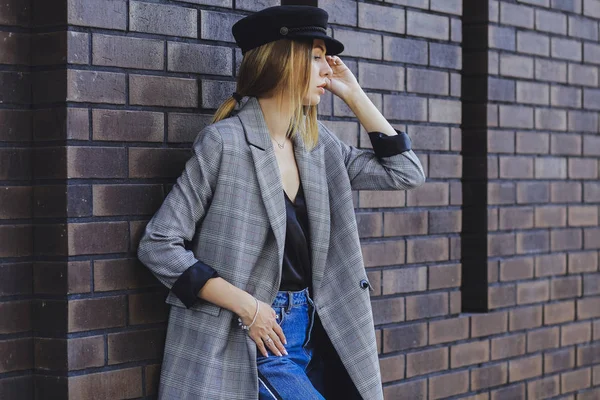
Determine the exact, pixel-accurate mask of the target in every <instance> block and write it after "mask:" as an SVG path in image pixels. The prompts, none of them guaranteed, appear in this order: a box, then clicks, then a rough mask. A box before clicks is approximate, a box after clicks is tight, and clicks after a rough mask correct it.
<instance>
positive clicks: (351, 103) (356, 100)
mask: <svg viewBox="0 0 600 400" xmlns="http://www.w3.org/2000/svg"><path fill="white" fill-rule="evenodd" d="M342 100H344V102H345V103H346V104H347V105H348V107H350V109H352V110H354V109H355V108H356V107H359V106H360V104H361V103H362V102H364V101H365V100H366V101H370V99H369V97H368V96H367V94H366V93H365V91H364V90H363V89H362V88H361V87H360V86H356V87H354V88H351V89H350V90H348V94H347V95H346V96H344V97H343V98H342Z"/></svg>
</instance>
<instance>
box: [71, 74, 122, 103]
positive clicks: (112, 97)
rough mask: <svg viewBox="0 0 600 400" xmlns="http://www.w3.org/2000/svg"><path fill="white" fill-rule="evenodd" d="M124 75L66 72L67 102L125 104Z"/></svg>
mask: <svg viewBox="0 0 600 400" xmlns="http://www.w3.org/2000/svg"><path fill="white" fill-rule="evenodd" d="M125 85H126V82H125V74H120V73H114V72H99V71H78V70H73V69H69V70H67V86H66V88H67V100H68V101H75V102H90V103H111V104H125V101H126V97H125V95H126V92H125Z"/></svg>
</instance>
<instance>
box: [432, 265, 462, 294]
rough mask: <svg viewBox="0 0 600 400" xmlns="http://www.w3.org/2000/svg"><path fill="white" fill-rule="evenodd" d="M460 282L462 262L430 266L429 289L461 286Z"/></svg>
mask: <svg viewBox="0 0 600 400" xmlns="http://www.w3.org/2000/svg"><path fill="white" fill-rule="evenodd" d="M460 282H461V266H460V264H453V265H437V266H430V267H429V290H435V289H441V288H452V287H459V286H460Z"/></svg>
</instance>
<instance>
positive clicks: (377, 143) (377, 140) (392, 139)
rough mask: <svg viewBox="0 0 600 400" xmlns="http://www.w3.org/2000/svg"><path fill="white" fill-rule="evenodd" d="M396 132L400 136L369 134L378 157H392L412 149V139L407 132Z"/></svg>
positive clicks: (378, 133) (380, 133) (379, 133)
mask: <svg viewBox="0 0 600 400" xmlns="http://www.w3.org/2000/svg"><path fill="white" fill-rule="evenodd" d="M396 132H398V134H397V135H394V136H389V135H386V134H385V133H382V132H369V139H370V140H371V144H372V145H373V151H374V152H375V155H376V156H377V157H391V156H395V155H397V154H402V153H404V152H406V151H408V150H411V149H412V144H411V141H410V137H409V136H408V135H407V134H406V132H402V131H398V130H397V131H396Z"/></svg>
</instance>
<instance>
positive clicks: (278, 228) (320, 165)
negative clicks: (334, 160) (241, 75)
mask: <svg viewBox="0 0 600 400" xmlns="http://www.w3.org/2000/svg"><path fill="white" fill-rule="evenodd" d="M237 115H238V117H239V118H240V120H241V122H242V125H243V127H244V132H245V135H246V140H247V141H248V144H249V145H250V151H251V152H252V158H253V162H254V168H255V171H256V177H257V179H258V184H259V187H260V195H261V197H262V200H263V203H264V205H265V208H266V210H267V216H268V218H269V223H270V225H271V228H272V229H273V233H274V235H275V240H276V241H277V250H278V256H279V272H278V273H279V274H281V265H282V262H283V252H284V248H285V234H286V209H285V197H284V193H283V186H282V183H281V182H282V181H281V175H280V172H279V166H278V164H277V158H276V157H275V152H274V150H273V145H272V143H271V138H270V136H269V130H268V128H267V125H266V123H265V119H264V116H263V113H262V109H261V108H260V104H259V103H258V99H257V98H255V97H251V98H250V99H249V100H248V102H247V103H246V104H245V105H244V106H243V108H242V109H241V110H240V111H239V113H238V114H237ZM293 143H294V156H295V157H296V164H297V166H298V171H299V174H300V181H301V183H302V187H303V189H304V196H305V201H306V208H307V213H308V222H309V233H310V252H311V265H312V275H313V278H312V279H313V289H314V290H317V288H318V287H319V285H320V282H321V280H322V278H323V272H324V268H325V261H326V258H327V249H328V248H329V230H330V218H329V217H330V215H329V191H328V188H327V179H326V176H325V160H324V158H323V157H324V151H323V146H322V145H321V144H320V143H319V144H318V145H317V146H316V147H315V148H314V149H312V151H306V148H305V145H304V141H303V140H302V137H301V136H300V135H296V136H295V137H294V139H293ZM277 289H278V288H277Z"/></svg>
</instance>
